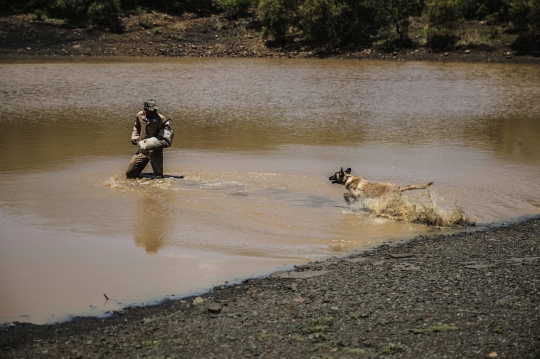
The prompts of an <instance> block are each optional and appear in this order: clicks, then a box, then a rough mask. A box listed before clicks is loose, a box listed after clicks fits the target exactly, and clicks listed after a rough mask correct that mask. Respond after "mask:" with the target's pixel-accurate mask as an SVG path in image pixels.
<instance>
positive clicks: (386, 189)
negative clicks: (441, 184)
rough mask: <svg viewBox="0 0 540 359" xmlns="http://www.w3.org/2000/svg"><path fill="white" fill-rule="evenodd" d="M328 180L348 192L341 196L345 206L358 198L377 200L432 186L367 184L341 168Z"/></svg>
mask: <svg viewBox="0 0 540 359" xmlns="http://www.w3.org/2000/svg"><path fill="white" fill-rule="evenodd" d="M328 179H329V180H330V181H332V184H334V183H337V184H342V185H344V186H345V188H346V189H347V190H348V191H349V193H345V194H343V197H344V198H345V202H347V204H351V203H354V202H356V201H358V199H359V198H360V197H368V198H377V197H382V196H385V195H390V194H396V193H400V192H403V191H408V190H411V189H426V188H428V187H429V186H431V185H432V184H433V182H429V183H426V184H421V185H409V186H398V185H395V184H393V183H374V182H369V181H367V180H365V179H363V178H362V177H360V176H353V175H351V169H350V168H347V170H345V171H343V167H342V168H341V171H339V172H336V173H335V174H334V175H333V176H331V177H329V178H328ZM351 198H352V200H351Z"/></svg>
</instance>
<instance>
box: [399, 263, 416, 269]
mask: <svg viewBox="0 0 540 359" xmlns="http://www.w3.org/2000/svg"><path fill="white" fill-rule="evenodd" d="M394 268H395V269H398V270H420V267H418V266H415V265H414V264H412V263H400V264H396V265H395V266H394Z"/></svg>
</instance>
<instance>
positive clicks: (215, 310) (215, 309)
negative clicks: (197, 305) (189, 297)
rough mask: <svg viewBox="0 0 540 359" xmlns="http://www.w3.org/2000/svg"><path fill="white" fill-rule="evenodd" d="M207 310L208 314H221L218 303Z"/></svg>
mask: <svg viewBox="0 0 540 359" xmlns="http://www.w3.org/2000/svg"><path fill="white" fill-rule="evenodd" d="M206 309H207V310H208V313H211V314H219V313H220V312H221V305H219V304H217V303H212V304H210V305H209V306H208V308H206Z"/></svg>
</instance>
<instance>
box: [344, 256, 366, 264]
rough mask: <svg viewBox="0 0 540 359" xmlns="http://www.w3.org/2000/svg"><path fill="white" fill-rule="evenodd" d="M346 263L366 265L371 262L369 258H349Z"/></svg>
mask: <svg viewBox="0 0 540 359" xmlns="http://www.w3.org/2000/svg"><path fill="white" fill-rule="evenodd" d="M345 261H346V262H349V263H366V262H367V261H369V258H366V257H357V258H347V259H345Z"/></svg>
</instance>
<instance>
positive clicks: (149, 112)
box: [126, 100, 172, 178]
mask: <svg viewBox="0 0 540 359" xmlns="http://www.w3.org/2000/svg"><path fill="white" fill-rule="evenodd" d="M157 110H158V108H157V105H156V101H154V100H148V101H145V102H144V110H142V111H140V112H139V113H137V117H136V118H135V125H134V126H133V133H132V134H131V143H132V144H134V145H137V144H138V143H139V141H143V140H146V139H148V138H151V137H155V136H157V135H158V134H159V132H160V131H161V130H163V129H166V130H169V131H172V129H171V126H172V121H171V120H167V118H166V117H165V116H163V115H161V114H159V113H158V111H157ZM148 161H150V164H151V165H152V170H153V171H154V176H155V177H156V178H163V148H158V149H152V150H146V151H144V150H141V149H139V150H138V151H137V152H136V153H135V155H134V156H133V157H132V158H131V162H130V163H129V167H128V169H127V171H126V177H127V178H139V177H140V175H141V172H142V171H143V169H144V167H145V166H146V165H147V164H148Z"/></svg>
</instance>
